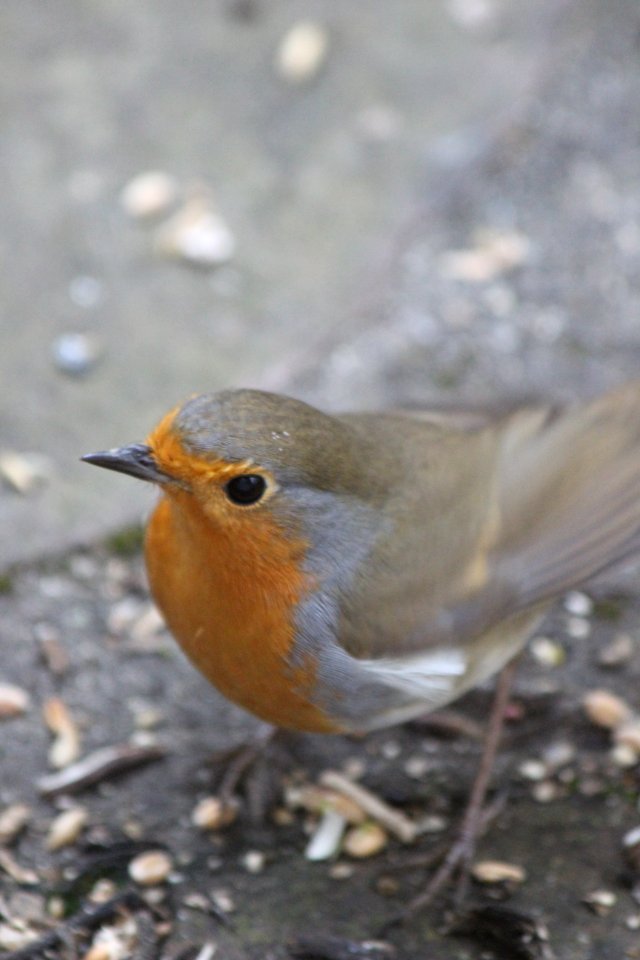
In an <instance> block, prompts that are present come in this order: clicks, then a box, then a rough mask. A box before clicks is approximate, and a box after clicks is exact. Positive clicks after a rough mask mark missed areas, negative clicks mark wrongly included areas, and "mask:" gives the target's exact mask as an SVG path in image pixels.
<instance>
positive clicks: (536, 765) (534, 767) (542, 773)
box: [518, 759, 547, 783]
mask: <svg viewBox="0 0 640 960" xmlns="http://www.w3.org/2000/svg"><path fill="white" fill-rule="evenodd" d="M518 773H519V774H520V776H521V777H522V778H523V779H524V780H530V781H531V783H539V782H540V781H541V780H544V778H545V777H546V776H547V767H546V765H545V764H544V763H543V762H542V760H534V759H531V760H524V761H523V762H522V763H521V764H520V766H519V767H518Z"/></svg>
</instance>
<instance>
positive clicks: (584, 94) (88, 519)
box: [0, 0, 640, 565]
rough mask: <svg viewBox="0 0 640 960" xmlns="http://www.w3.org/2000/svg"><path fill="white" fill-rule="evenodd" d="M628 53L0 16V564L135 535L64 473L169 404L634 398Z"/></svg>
mask: <svg viewBox="0 0 640 960" xmlns="http://www.w3.org/2000/svg"><path fill="white" fill-rule="evenodd" d="M639 38H640V11H639V8H638V4H637V0H609V2H608V3H607V4H602V3H598V2H597V0H401V2H398V3H393V4H390V3H388V2H387V0H368V2H367V3H363V2H361V0H360V2H359V0H315V2H314V0H269V2H267V0H211V2H209V3H206V4H203V3H201V2H195V0H184V2H182V3H180V4H177V3H175V2H173V0H136V2H135V3H131V2H128V0H91V2H84V3H78V2H71V0H60V2H58V3H56V4H43V3H40V2H37V0H4V2H3V3H2V5H1V6H0V64H1V80H0V116H1V118H2V137H1V139H0V209H1V210H2V230H1V233H0V251H1V256H0V274H1V289H2V299H1V307H0V309H1V314H0V317H1V323H2V337H1V349H0V382H1V384H2V403H1V406H0V476H1V478H2V483H1V484H0V526H1V527H2V530H3V536H2V539H1V540H0V563H1V564H4V565H6V564H8V563H11V562H13V561H16V560H22V559H25V558H33V557H37V556H40V555H42V554H44V553H48V552H52V551H58V550H61V549H63V548H64V547H66V546H68V545H69V544H70V543H78V542H81V541H82V542H91V541H92V540H93V539H95V538H97V537H100V536H103V535H104V534H105V533H106V532H107V531H109V530H113V529H115V528H117V527H121V526H123V525H126V524H129V523H131V522H135V521H136V520H138V519H139V518H140V516H141V515H142V513H143V511H144V510H145V509H146V508H147V507H148V505H149V504H150V502H151V499H150V493H149V491H147V490H144V489H138V487H137V486H136V485H134V484H127V485H126V489H125V486H124V481H122V482H120V481H118V480H117V479H116V478H114V477H113V476H109V475H106V474H103V473H102V472H101V471H97V470H90V469H88V468H87V467H86V466H85V465H83V464H80V463H79V462H78V457H79V456H80V455H81V454H83V453H85V452H88V451H91V450H95V449H103V448H105V447H109V446H113V445H120V444H123V443H128V442H132V441H136V440H142V439H143V438H144V436H145V434H146V432H147V431H148V430H149V428H150V427H151V426H152V425H153V424H154V422H155V421H156V419H157V418H158V417H159V416H160V415H161V414H162V413H164V412H165V410H167V409H168V408H169V407H171V406H173V405H174V404H175V403H176V402H178V401H180V400H181V399H183V398H184V397H185V396H187V395H189V394H191V393H193V392H196V391H203V390H217V389H219V388H221V387H225V386H231V385H236V386H241V385H242V386H260V387H263V388H266V389H275V390H280V391H284V392H291V393H294V394H296V395H298V396H300V397H303V398H305V399H308V400H310V401H312V402H315V403H317V404H318V405H321V406H323V407H326V408H340V407H342V408H344V407H353V406H369V407H376V406H383V405H387V404H391V403H412V404H415V403H426V402H428V401H430V400H442V399H445V400H446V399H456V400H457V399H468V400H487V399H491V398H495V397H497V396H504V395H512V394H515V393H517V394H531V393H534V394H535V393H545V394H550V395H552V396H554V397H558V398H569V397H573V396H576V395H585V394H588V393H592V392H595V391H597V390H599V389H602V388H605V387H606V386H609V385H613V384H615V383H617V382H619V381H622V380H623V379H625V378H628V377H632V376H637V374H638V370H639V369H640V362H639V361H640V322H639V321H640V310H639V300H640V271H639V255H640V111H638V109H637V107H638V103H639V102H640V61H639V59H638V50H639V46H640V40H639ZM140 487H142V485H140Z"/></svg>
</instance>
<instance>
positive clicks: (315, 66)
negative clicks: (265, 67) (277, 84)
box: [275, 20, 329, 83]
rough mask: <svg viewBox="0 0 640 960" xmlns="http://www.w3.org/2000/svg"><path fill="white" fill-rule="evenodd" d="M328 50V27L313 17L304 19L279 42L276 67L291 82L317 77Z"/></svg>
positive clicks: (302, 81) (300, 81)
mask: <svg viewBox="0 0 640 960" xmlns="http://www.w3.org/2000/svg"><path fill="white" fill-rule="evenodd" d="M328 52H329V34H328V32H327V30H326V28H325V27H324V26H322V24H320V23H316V22H315V21H313V20H301V21H300V22H299V23H296V24H295V25H294V26H293V27H291V29H290V30H289V31H288V32H287V33H286V34H285V35H284V37H283V38H282V40H281V41H280V45H279V46H278V49H277V51H276V56H275V68H276V71H277V73H278V74H279V75H280V76H281V77H282V78H283V79H284V80H286V81H287V82H288V83H304V82H306V81H308V80H311V79H312V78H313V77H314V76H316V74H317V73H318V71H319V70H320V68H321V66H322V65H323V64H324V62H325V60H326V58H327V54H328Z"/></svg>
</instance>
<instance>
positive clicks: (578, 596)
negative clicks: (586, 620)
mask: <svg viewBox="0 0 640 960" xmlns="http://www.w3.org/2000/svg"><path fill="white" fill-rule="evenodd" d="M564 608H565V610H566V611H567V613H571V614H573V616H574V617H589V616H591V614H592V613H593V600H592V599H591V597H588V596H587V595H586V593H581V592H580V591H579V590H571V591H570V592H569V593H568V594H567V595H566V597H565V598H564Z"/></svg>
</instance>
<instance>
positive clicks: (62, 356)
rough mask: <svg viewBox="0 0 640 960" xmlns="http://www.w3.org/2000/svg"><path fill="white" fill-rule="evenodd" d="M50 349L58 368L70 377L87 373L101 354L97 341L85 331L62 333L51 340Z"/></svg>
mask: <svg viewBox="0 0 640 960" xmlns="http://www.w3.org/2000/svg"><path fill="white" fill-rule="evenodd" d="M51 351H52V355H53V362H54V363H55V365H56V367H57V368H58V370H60V372H61V373H66V374H68V376H70V377H83V376H85V375H86V374H88V373H89V372H90V371H91V370H92V369H93V367H95V365H96V363H97V362H98V360H99V359H100V357H101V354H102V348H101V346H100V344H99V342H98V341H97V340H96V338H95V337H92V336H90V335H89V334H87V333H63V334H61V336H59V337H56V339H55V340H54V341H53V344H52V347H51Z"/></svg>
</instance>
